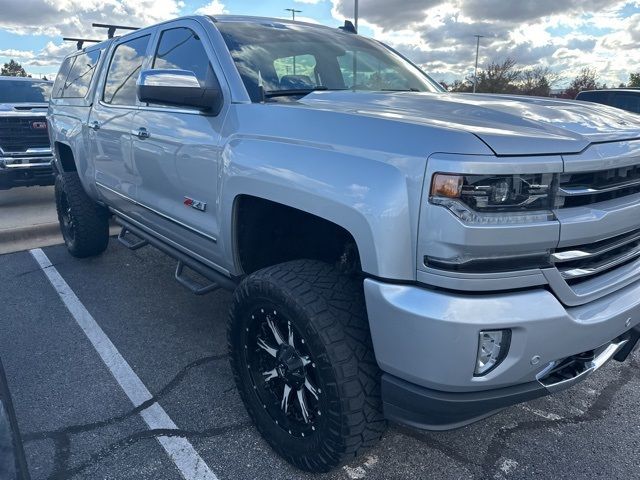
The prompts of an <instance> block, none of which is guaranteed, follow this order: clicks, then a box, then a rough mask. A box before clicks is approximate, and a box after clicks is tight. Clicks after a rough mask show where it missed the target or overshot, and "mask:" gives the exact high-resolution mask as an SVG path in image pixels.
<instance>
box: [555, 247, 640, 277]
mask: <svg viewBox="0 0 640 480" xmlns="http://www.w3.org/2000/svg"><path fill="white" fill-rule="evenodd" d="M638 257H640V246H636V247H634V248H633V249H631V250H629V251H627V252H625V253H624V254H623V255H620V256H618V257H615V258H613V259H607V260H604V261H602V262H598V263H594V264H591V265H589V266H582V267H576V268H567V269H561V268H559V269H558V271H559V272H560V275H562V278H564V279H565V280H575V279H577V278H583V277H589V276H592V275H597V274H598V273H602V272H604V271H606V270H609V269H611V268H614V267H617V266H618V265H622V264H623V263H626V262H629V261H631V260H634V259H635V258H638Z"/></svg>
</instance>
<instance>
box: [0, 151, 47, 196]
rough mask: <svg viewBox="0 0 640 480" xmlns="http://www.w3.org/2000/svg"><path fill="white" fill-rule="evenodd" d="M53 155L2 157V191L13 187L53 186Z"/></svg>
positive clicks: (0, 179) (0, 172)
mask: <svg viewBox="0 0 640 480" xmlns="http://www.w3.org/2000/svg"><path fill="white" fill-rule="evenodd" d="M52 160H53V157H52V156H51V155H46V156H40V157H18V158H17V157H0V190H8V189H10V188H13V187H30V186H38V185H40V186H46V185H53V183H54V181H55V176H54V172H53V166H52V163H51V162H52Z"/></svg>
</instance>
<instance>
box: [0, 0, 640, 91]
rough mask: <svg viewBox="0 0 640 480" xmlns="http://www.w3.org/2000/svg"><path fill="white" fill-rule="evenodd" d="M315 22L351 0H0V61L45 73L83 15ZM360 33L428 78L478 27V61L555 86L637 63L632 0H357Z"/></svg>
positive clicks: (464, 59)
mask: <svg viewBox="0 0 640 480" xmlns="http://www.w3.org/2000/svg"><path fill="white" fill-rule="evenodd" d="M290 7H295V8H296V9H299V10H302V11H303V12H302V13H300V14H298V17H299V18H300V19H304V20H306V21H312V22H318V23H322V24H325V25H336V26H337V25H338V24H341V23H342V21H343V20H344V19H345V18H352V17H353V0H0V62H2V63H4V62H6V61H8V60H9V58H14V59H16V60H17V61H19V62H20V63H22V64H23V65H24V66H25V68H26V69H27V71H28V72H30V73H32V74H35V75H41V74H49V75H51V74H52V73H55V72H56V71H57V67H58V65H59V63H60V60H61V58H62V57H63V56H64V54H65V53H66V52H68V51H70V50H73V49H74V46H73V45H70V44H65V43H63V42H62V36H86V37H91V38H96V37H98V38H102V37H103V36H104V32H103V31H96V30H95V29H92V28H91V23H92V22H103V23H117V24H125V25H136V26H143V25H149V24H152V23H155V22H158V21H161V20H165V19H167V18H172V17H176V16H179V15H188V14H192V13H209V14H220V13H231V14H252V15H264V16H272V17H286V16H287V15H289V14H288V13H287V12H286V11H285V10H284V9H285V8H290ZM360 25H361V28H360V32H361V33H362V34H364V35H367V36H372V37H375V38H377V39H379V40H382V41H385V42H387V43H389V44H391V45H393V46H394V47H396V48H398V49H399V50H401V51H402V52H404V53H405V54H407V56H409V57H410V58H411V59H412V60H414V61H415V62H416V63H419V64H421V65H423V67H424V68H425V70H426V71H427V72H429V73H430V74H431V75H432V76H433V77H434V78H435V79H437V80H446V81H451V80H453V79H455V78H462V77H464V76H466V75H469V74H470V72H471V71H472V68H473V61H474V58H475V38H474V35H476V34H478V35H484V38H483V39H482V43H481V48H480V63H481V64H486V63H487V62H489V61H491V60H498V61H500V60H503V59H504V58H506V57H507V56H510V57H512V58H515V59H516V60H517V61H518V62H519V64H520V65H521V66H523V67H526V66H534V65H542V66H549V67H551V68H552V69H554V70H556V71H558V72H559V73H560V74H561V78H562V80H561V81H560V83H559V85H558V86H562V84H563V83H566V82H568V81H569V80H570V79H571V78H572V76H574V75H575V74H576V73H577V72H578V71H579V70H580V69H581V68H582V67H584V66H590V67H594V68H596V70H597V71H598V72H599V75H600V80H601V81H603V82H607V83H608V84H609V85H617V84H618V83H620V82H626V81H627V80H628V76H629V72H634V71H640V48H638V41H639V40H640V1H638V2H636V1H614V0H360Z"/></svg>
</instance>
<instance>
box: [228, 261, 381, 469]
mask: <svg viewBox="0 0 640 480" xmlns="http://www.w3.org/2000/svg"><path fill="white" fill-rule="evenodd" d="M228 340H229V348H230V351H231V364H232V368H233V372H234V376H235V379H236V383H237V385H238V389H239V391H240V395H241V397H242V400H243V401H244V404H245V406H246V408H247V410H248V412H249V415H250V416H251V418H252V419H253V421H254V422H255V424H256V427H257V428H258V430H259V431H260V433H261V434H262V435H263V437H264V438H265V439H266V440H267V442H269V444H270V445H271V446H272V448H273V449H274V450H276V451H277V452H278V453H279V454H280V455H281V456H282V457H284V458H285V459H286V460H288V461H289V462H290V463H292V464H294V465H295V466H297V467H298V468H301V469H303V470H307V471H312V472H326V471H328V470H330V469H331V468H333V467H335V466H337V465H339V464H341V463H343V462H345V461H347V460H349V459H351V458H353V457H355V456H356V455H358V454H359V453H360V452H361V451H362V450H363V449H365V448H367V447H369V446H372V445H373V444H375V443H376V442H377V441H378V440H379V439H380V437H381V436H382V433H383V432H384V429H385V427H386V422H385V420H384V417H383V414H382V404H381V400H380V371H379V369H378V366H377V364H376V361H375V357H374V353H373V346H372V344H371V337H370V333H369V328H368V322H367V317H366V309H365V305H364V298H363V292H362V285H361V282H358V281H356V280H354V279H352V278H351V277H349V276H347V275H343V274H340V273H339V272H337V271H336V270H335V269H334V268H333V267H331V266H330V265H327V264H325V263H322V262H317V261H312V260H298V261H292V262H287V263H284V264H280V265H276V266H273V267H269V268H265V269H264V270H260V271H258V272H255V273H253V274H252V275H250V276H248V277H247V278H246V279H245V280H244V281H243V282H242V283H241V284H240V286H239V287H238V289H237V290H236V294H235V296H234V302H233V306H232V309H231V317H230V322H229V328H228Z"/></svg>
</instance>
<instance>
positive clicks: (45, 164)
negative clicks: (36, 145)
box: [5, 160, 51, 170]
mask: <svg viewBox="0 0 640 480" xmlns="http://www.w3.org/2000/svg"><path fill="white" fill-rule="evenodd" d="M50 166H51V160H49V161H48V162H38V163H9V164H6V165H5V168H10V169H12V170H29V169H30V168H42V167H50Z"/></svg>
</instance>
